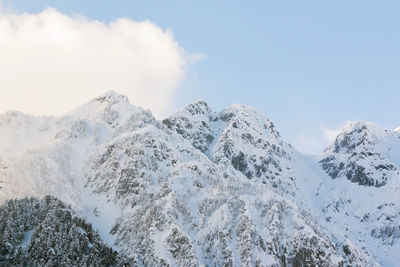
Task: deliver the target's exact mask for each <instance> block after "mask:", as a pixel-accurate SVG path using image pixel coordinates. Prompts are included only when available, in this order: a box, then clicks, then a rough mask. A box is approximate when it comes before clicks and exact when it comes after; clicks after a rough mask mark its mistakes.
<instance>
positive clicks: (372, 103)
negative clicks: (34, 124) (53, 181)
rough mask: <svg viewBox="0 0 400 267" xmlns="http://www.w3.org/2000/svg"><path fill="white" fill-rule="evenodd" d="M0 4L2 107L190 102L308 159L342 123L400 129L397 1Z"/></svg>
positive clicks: (162, 110)
mask: <svg viewBox="0 0 400 267" xmlns="http://www.w3.org/2000/svg"><path fill="white" fill-rule="evenodd" d="M0 3H1V5H2V7H3V12H2V15H1V17H0V31H1V30H3V31H2V32H0V46H1V45H2V44H3V46H2V47H0V48H1V50H2V51H0V75H1V76H3V78H2V77H1V76H0V110H2V108H1V105H3V107H4V106H7V105H12V104H14V103H15V108H14V109H21V108H19V107H20V106H22V107H24V105H25V106H27V105H28V104H27V103H29V102H32V101H36V102H42V103H41V104H40V105H35V104H31V105H30V106H31V107H32V109H34V108H37V110H38V112H39V113H40V112H41V110H40V109H39V108H38V107H45V106H46V103H47V102H48V101H50V100H51V98H54V99H58V101H61V100H62V99H68V96H69V95H73V96H74V97H73V98H72V99H73V100H74V101H75V102H84V100H85V99H86V98H88V97H89V96H90V95H91V94H95V93H97V91H98V90H103V87H107V88H108V87H111V86H113V87H112V88H109V89H114V90H116V91H120V92H122V93H125V94H128V95H129V96H130V98H131V102H133V103H134V104H135V103H136V104H139V105H142V106H145V107H149V108H151V109H152V110H154V111H155V113H156V114H157V115H158V116H163V115H165V114H168V113H169V112H171V111H172V110H176V109H178V108H180V107H182V106H183V105H185V104H187V103H189V102H191V101H194V100H196V99H199V98H202V99H204V100H206V101H207V102H208V103H209V104H210V106H211V107H212V108H213V109H214V110H216V111H217V110H220V109H221V108H223V107H225V106H228V105H231V104H234V103H243V104H250V105H253V106H255V107H257V108H259V109H261V110H263V111H264V112H265V113H266V114H267V115H268V116H269V117H270V118H271V120H272V121H274V123H275V124H276V125H277V127H278V129H279V130H280V132H281V134H282V135H283V136H284V138H285V139H286V140H287V141H289V142H291V143H292V144H293V145H294V146H295V147H297V148H298V149H300V150H301V151H304V152H308V153H318V152H320V151H321V150H322V149H323V148H324V147H325V146H326V145H327V139H329V138H330V137H331V136H332V133H333V132H334V131H335V130H336V129H337V128H338V127H340V126H342V125H344V124H345V123H346V121H354V120H368V121H373V122H376V123H377V124H378V125H379V126H381V127H385V128H389V129H393V128H396V127H398V126H400V107H399V100H400V2H399V1H376V0H375V1H372V0H371V1H368V0H359V1H357V0H353V1H339V0H337V1H316V0H314V1H307V0H303V1H294V0H293V1H118V0H116V1H98V0H97V1H92V0H86V1H76V0H59V1H54V0H53V1H41V0H35V1H32V0H12V1H10V0H8V1H6V0H3V1H1V0H0ZM46 7H53V8H55V9H56V10H49V9H47V10H46V11H43V10H44V9H45V8H46ZM23 12H27V13H31V14H35V15H33V17H29V16H28V15H27V14H25V15H21V13H23ZM27 17H28V18H27ZM121 17H123V18H125V19H122V20H121V19H119V18H121ZM145 20H148V21H147V22H144V21H145ZM96 21H97V22H96ZM53 22H54V23H53ZM110 23H111V24H110ZM43 25H44V26H43ZM46 25H48V26H46ZM1 26H3V27H1ZM50 26H51V27H50ZM58 27H61V29H58ZM55 33H57V34H58V35H61V36H58V37H57V38H55V39H54V34H55ZM66 36H67V37H66ZM88 36H89V37H88ZM63 44H65V45H63ZM108 47H113V49H108V50H107V48H108ZM47 48H48V49H47ZM60 51H61V52H62V53H60ZM104 51H105V52H104ZM60 54H63V56H60ZM5 59H6V60H5ZM24 61H27V62H24ZM104 62H109V64H107V67H99V66H104V64H102V63H104ZM132 62H133V63H132ZM37 65H39V66H41V67H40V68H38V67H37ZM60 65H62V66H60ZM10 66H11V67H10ZM142 66H144V67H142ZM77 69H78V70H79V71H77ZM81 69H83V71H81ZM32 71H33V72H32ZM46 72H49V74H48V75H47V76H46V75H45V74H43V73H46ZM5 73H6V74H5ZM29 73H30V74H29ZM6 76H7V77H6ZM45 77H49V78H50V79H49V81H47V82H43V81H42V80H43V79H44V78H45ZM29 85H31V86H32V87H31V88H32V89H30V91H29V92H31V95H30V96H29V97H26V101H25V102H24V101H20V102H18V99H20V98H21V95H23V93H24V90H27V89H26V88H25V89H18V88H20V87H21V86H22V87H24V86H29ZM57 86H59V87H60V88H61V89H59V90H58V91H57V90H55V89H53V88H55V87H57ZM133 87H135V88H133ZM68 88H69V89H68ZM71 88H72V89H71ZM96 88H99V89H96ZM18 90H21V91H20V92H18V94H17V93H16V92H17V91H18ZM35 90H36V91H37V92H40V94H41V97H40V98H37V97H36V98H35V96H34V93H35V92H36V91H35ZM60 90H61V91H60ZM68 90H73V92H72V93H65V92H67V91H68ZM63 92H64V94H65V95H63ZM42 95H46V96H47V95H48V96H49V97H46V98H44V97H42ZM10 96H12V97H13V100H12V101H9V100H8V99H7V101H5V100H4V99H5V98H10ZM93 97H94V96H93ZM89 98H91V97H89ZM132 98H134V99H132ZM1 99H3V101H1ZM74 101H72V100H71V101H69V103H75V102H74ZM61 102H62V101H61ZM64 102H66V101H64ZM48 108H49V110H55V109H57V108H58V109H60V112H63V111H64V110H61V109H67V108H69V105H68V104H65V105H64V106H62V105H57V106H54V107H48ZM7 109H8V106H7ZM43 111H45V109H44V108H43Z"/></svg>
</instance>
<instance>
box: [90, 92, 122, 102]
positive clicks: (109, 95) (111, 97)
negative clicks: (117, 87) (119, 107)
mask: <svg viewBox="0 0 400 267" xmlns="http://www.w3.org/2000/svg"><path fill="white" fill-rule="evenodd" d="M95 101H98V102H101V103H103V102H107V103H115V102H129V100H128V97H127V96H125V95H121V94H117V93H116V92H115V91H113V90H111V91H108V92H106V93H104V94H103V95H101V96H99V97H97V98H95Z"/></svg>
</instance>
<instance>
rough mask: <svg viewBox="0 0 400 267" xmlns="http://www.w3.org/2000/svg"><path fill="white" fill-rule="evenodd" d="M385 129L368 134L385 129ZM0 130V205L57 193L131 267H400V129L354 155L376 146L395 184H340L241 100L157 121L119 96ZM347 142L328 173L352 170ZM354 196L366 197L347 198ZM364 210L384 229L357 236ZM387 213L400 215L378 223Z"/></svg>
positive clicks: (17, 119) (5, 123)
mask: <svg viewBox="0 0 400 267" xmlns="http://www.w3.org/2000/svg"><path fill="white" fill-rule="evenodd" d="M376 131H377V132H378V133H376V134H375V132H373V133H374V134H373V133H368V134H367V135H368V137H369V136H375V135H378V134H379V136H381V134H383V133H384V132H383V133H382V132H380V131H379V130H378V129H376ZM350 132H351V131H350ZM0 135H1V137H2V138H1V139H0V159H1V161H0V181H3V182H2V183H1V184H0V201H4V200H6V199H11V198H16V197H18V198H21V197H26V196H38V197H41V196H44V195H48V194H50V195H54V196H56V197H57V198H59V199H60V200H62V201H64V202H66V203H67V204H71V205H72V207H73V208H74V209H76V210H77V211H78V213H79V214H81V215H83V216H85V217H86V218H87V219H88V220H89V221H90V222H91V223H92V224H93V226H94V227H95V228H97V229H98V230H99V233H100V235H101V237H102V238H103V239H104V240H105V241H107V242H108V244H109V245H111V246H112V247H113V248H115V249H117V250H118V251H120V252H121V253H122V254H123V255H124V256H126V257H128V258H129V259H130V261H131V263H132V264H134V265H135V264H139V265H142V264H143V265H150V266H154V265H165V266H168V265H170V266H198V265H209V266H219V265H223V264H227V265H234V266H240V265H247V266H255V265H259V266H280V265H285V264H286V265H294V266H296V265H299V264H306V263H308V264H312V265H322V266H340V265H341V264H344V265H359V266H375V265H379V262H380V263H383V264H384V265H386V266H391V264H392V263H393V262H395V261H394V260H396V258H395V257H389V260H387V257H386V256H385V254H384V253H387V254H391V253H393V252H394V251H395V250H396V249H397V248H398V247H396V246H398V242H397V238H394V237H395V236H396V233H397V232H396V230H395V229H394V228H395V227H396V223H397V226H398V225H399V224H398V214H397V215H396V212H398V207H400V205H399V203H400V202H398V201H397V200H396V199H394V200H393V201H392V202H387V201H388V200H389V199H390V198H391V197H392V196H393V194H395V193H396V192H397V191H396V190H398V179H397V178H398V177H397V176H396V173H395V172H394V171H393V170H395V168H396V169H397V168H398V166H399V164H398V163H399V157H396V152H395V150H397V151H400V150H398V146H397V145H398V144H397V141H396V140H397V139H396V138H397V137H398V136H399V135H398V134H397V133H394V132H393V133H392V134H388V136H390V137H387V138H386V137H385V138H383V139H382V140H384V141H379V142H378V141H376V140H375V139H373V138H372V137H371V138H372V139H371V140H374V143H372V141H371V144H369V145H368V147H366V148H357V149H356V152H358V153H359V154H361V152H363V151H367V150H370V151H371V153H373V154H374V155H378V154H379V156H376V157H375V156H374V157H375V158H376V160H377V161H376V162H378V159H379V162H378V163H377V165H376V166H380V165H381V164H387V165H389V164H391V165H393V168H392V167H390V168H389V167H388V170H386V169H383V170H382V172H379V174H382V175H380V176H377V175H375V174H374V175H373V176H371V179H373V180H374V181H375V180H376V181H378V183H381V182H382V181H384V182H385V183H384V184H382V185H380V184H379V185H380V187H374V186H362V185H359V184H358V183H353V182H354V181H353V182H351V181H350V180H351V179H350V180H348V179H346V177H347V176H346V175H345V174H343V175H339V174H338V175H337V177H335V179H332V178H331V177H329V176H328V175H327V174H326V173H325V172H324V171H323V169H325V170H328V169H327V168H325V167H323V166H322V168H321V167H320V164H319V163H318V159H317V158H314V157H310V156H306V155H303V154H301V153H299V152H297V151H296V150H295V149H294V148H293V147H292V146H291V145H290V144H288V143H286V142H284V141H283V140H282V138H281V136H280V134H279V132H278V131H277V130H276V129H275V127H274V125H273V123H272V122H271V121H270V120H269V119H268V118H267V117H266V116H265V115H264V114H263V113H262V112H260V111H258V110H256V109H254V108H252V107H248V106H244V105H234V106H231V107H228V108H226V109H224V110H222V111H221V112H213V111H212V110H211V109H210V108H209V107H208V105H207V104H206V103H205V102H204V101H197V102H195V103H193V104H191V105H188V106H187V107H185V108H183V109H182V110H180V111H178V112H177V113H176V114H175V115H173V116H171V117H169V118H167V119H165V120H163V121H162V122H160V121H157V120H156V119H155V118H154V117H153V116H152V114H151V113H150V112H149V111H145V110H143V109H140V108H137V107H135V106H133V105H131V104H130V103H129V101H128V99H127V98H126V97H124V96H121V95H118V94H116V93H114V92H109V93H107V94H105V95H103V96H101V97H98V98H96V99H94V100H92V101H90V102H89V103H87V104H86V105H84V106H82V107H79V108H78V109H76V110H74V111H72V112H69V113H68V114H65V115H63V116H59V117H33V116H29V115H26V114H22V113H19V112H8V113H6V114H3V115H1V116H0ZM395 137H396V138H395ZM338 138H339V137H338ZM357 138H358V136H354V137H352V138H351V140H353V139H354V140H355V139H357ZM378 139H379V138H378ZM356 143H358V142H356ZM377 144H379V145H377ZM391 148H392V150H391V151H387V150H389V149H391ZM373 149H375V150H373ZM348 150H349V149H347V148H346V149H345V148H343V149H340V155H339V154H338V153H336V152H335V149H334V148H333V150H332V149H331V150H329V149H328V150H327V151H326V152H325V154H324V157H321V159H323V158H332V160H330V161H329V164H330V165H329V166H331V167H330V168H332V169H334V168H339V172H338V173H340V174H341V173H345V172H344V171H343V170H342V169H341V168H342V167H341V165H340V162H339V160H342V159H345V160H350V159H353V157H352V156H351V155H352V154H353V152H354V151H350V150H349V151H348ZM335 153H336V154H335ZM349 153H350V154H349ZM365 153H366V152H365ZM397 156H398V155H397ZM374 157H372V158H374ZM354 158H356V159H359V157H354ZM375 158H374V159H375ZM363 160H364V159H363ZM374 162H375V161H374ZM382 162H383V163H382ZM337 163H339V165H338V167H336V165H337ZM354 164H356V166H358V165H360V166H369V165H368V164H366V161H365V160H364V161H362V160H356V161H355V163H354ZM357 164H358V165H357ZM362 164H364V165H362ZM371 166H372V165H371ZM349 168H350V167H349ZM349 168H346V171H347V172H349V171H351V170H350V169H349ZM368 170H369V169H368ZM328 173H330V172H329V170H328ZM383 173H386V175H385V177H386V178H382V177H383V176H384V175H383ZM396 177H397V178H396ZM369 178H370V177H369ZM369 178H368V179H369ZM396 179H397V180H396ZM368 181H369V180H368ZM349 185H350V186H349ZM374 185H375V184H374ZM382 189H385V190H386V191H383V190H382ZM345 190H359V191H360V192H363V193H362V194H364V195H362V196H363V197H365V199H357V195H355V196H354V197H352V198H351V199H350V202H349V201H348V195H347V194H348V192H350V191H348V192H346V191H345ZM371 190H372V191H371ZM357 192H358V191H357ZM371 192H373V193H371ZM368 194H373V195H372V196H373V198H372V197H371V198H368V197H367V195H368ZM385 194H387V195H385ZM396 194H398V193H396ZM366 200H368V201H369V202H368V207H365V206H364V205H363V201H366ZM335 201H338V202H339V204H337V203H336V202H335ZM382 204H387V205H386V206H382V207H381V208H379V209H378V208H377V207H378V206H379V205H382ZM337 206H340V207H341V208H340V209H339V211H337V209H336V207H337ZM375 208H376V209H377V210H379V212H374V211H375V210H374V209H375ZM364 212H370V217H369V218H370V220H373V223H365V224H364V225H365V227H363V228H362V229H359V230H358V229H357V228H356V227H357V225H358V221H357V220H358V217H360V216H362V215H364ZM346 213H347V214H350V215H349V216H347V215H344V214H346ZM389 213H390V214H391V215H390V216H393V217H391V220H392V223H391V221H390V220H386V219H385V220H383V219H379V220H377V219H376V218H377V216H380V215H381V214H389ZM396 216H397V217H396ZM360 218H361V217H360ZM350 226H353V228H351V227H350ZM346 229H347V230H346ZM387 229H389V230H390V229H392V230H391V231H392V232H390V231H389V230H387ZM393 229H394V230H393ZM373 230H375V231H374V232H373V233H374V234H371V233H372V231H373ZM388 233H391V234H390V236H387V235H388ZM385 234H386V236H385ZM382 244H383V246H382ZM382 247H383V248H382ZM378 248H379V249H381V248H382V249H381V250H379V249H378Z"/></svg>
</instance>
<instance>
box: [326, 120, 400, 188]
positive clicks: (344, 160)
mask: <svg viewBox="0 0 400 267" xmlns="http://www.w3.org/2000/svg"><path fill="white" fill-rule="evenodd" d="M393 142H395V143H393ZM393 145H395V147H393ZM398 147H400V140H399V139H398V138H397V136H396V134H395V133H393V132H391V131H388V130H383V129H380V128H378V127H377V126H376V125H375V124H373V123H369V122H364V121H360V122H356V123H352V124H350V125H349V126H348V127H347V128H345V129H344V130H343V131H342V132H341V133H340V134H339V135H338V136H337V138H336V140H335V142H334V144H333V145H332V146H330V147H329V148H328V149H327V150H326V151H325V153H324V158H323V159H322V160H321V161H320V163H321V166H322V168H323V169H324V170H325V171H326V172H327V173H328V174H329V175H330V176H331V177H332V178H333V179H336V178H346V179H348V180H350V181H352V182H354V183H358V184H360V185H364V186H376V187H380V186H383V185H385V184H386V183H387V182H388V179H391V178H392V177H393V176H398V172H399V170H398V168H397V166H396V165H395V162H393V160H395V159H393V158H392V157H391V154H392V152H391V150H392V149H395V148H398Z"/></svg>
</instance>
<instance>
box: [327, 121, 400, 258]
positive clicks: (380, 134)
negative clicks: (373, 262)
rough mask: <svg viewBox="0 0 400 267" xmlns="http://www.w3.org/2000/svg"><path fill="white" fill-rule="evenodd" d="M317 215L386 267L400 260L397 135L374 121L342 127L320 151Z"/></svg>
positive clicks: (399, 152) (399, 146)
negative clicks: (321, 192) (326, 179)
mask: <svg viewBox="0 0 400 267" xmlns="http://www.w3.org/2000/svg"><path fill="white" fill-rule="evenodd" d="M320 165H321V167H322V168H323V169H324V170H325V171H326V172H327V173H328V174H329V175H330V176H331V178H332V179H334V180H333V181H331V182H332V184H331V185H328V183H325V184H324V186H325V187H326V189H325V190H326V191H327V192H329V193H328V194H326V197H325V198H324V201H323V207H322V217H325V220H326V224H327V225H329V226H330V227H332V228H334V229H337V231H343V229H344V230H345V235H346V236H347V237H349V238H350V239H351V240H353V241H354V242H355V243H356V244H358V246H359V247H365V248H366V249H365V251H368V253H369V254H372V255H378V256H379V257H380V258H381V262H382V263H383V264H384V265H386V266H396V265H397V263H398V262H399V261H400V256H399V255H398V253H397V252H398V251H400V175H399V167H400V135H399V134H398V133H397V132H396V131H390V130H383V129H380V128H378V127H377V126H376V125H375V124H373V123H368V122H363V121H361V122H356V123H352V124H350V125H349V126H348V127H346V128H345V129H343V131H342V132H341V133H339V135H338V136H337V138H336V140H335V141H334V143H333V144H332V146H331V147H329V148H328V149H327V150H325V152H324V154H323V156H322V159H321V160H320Z"/></svg>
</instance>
